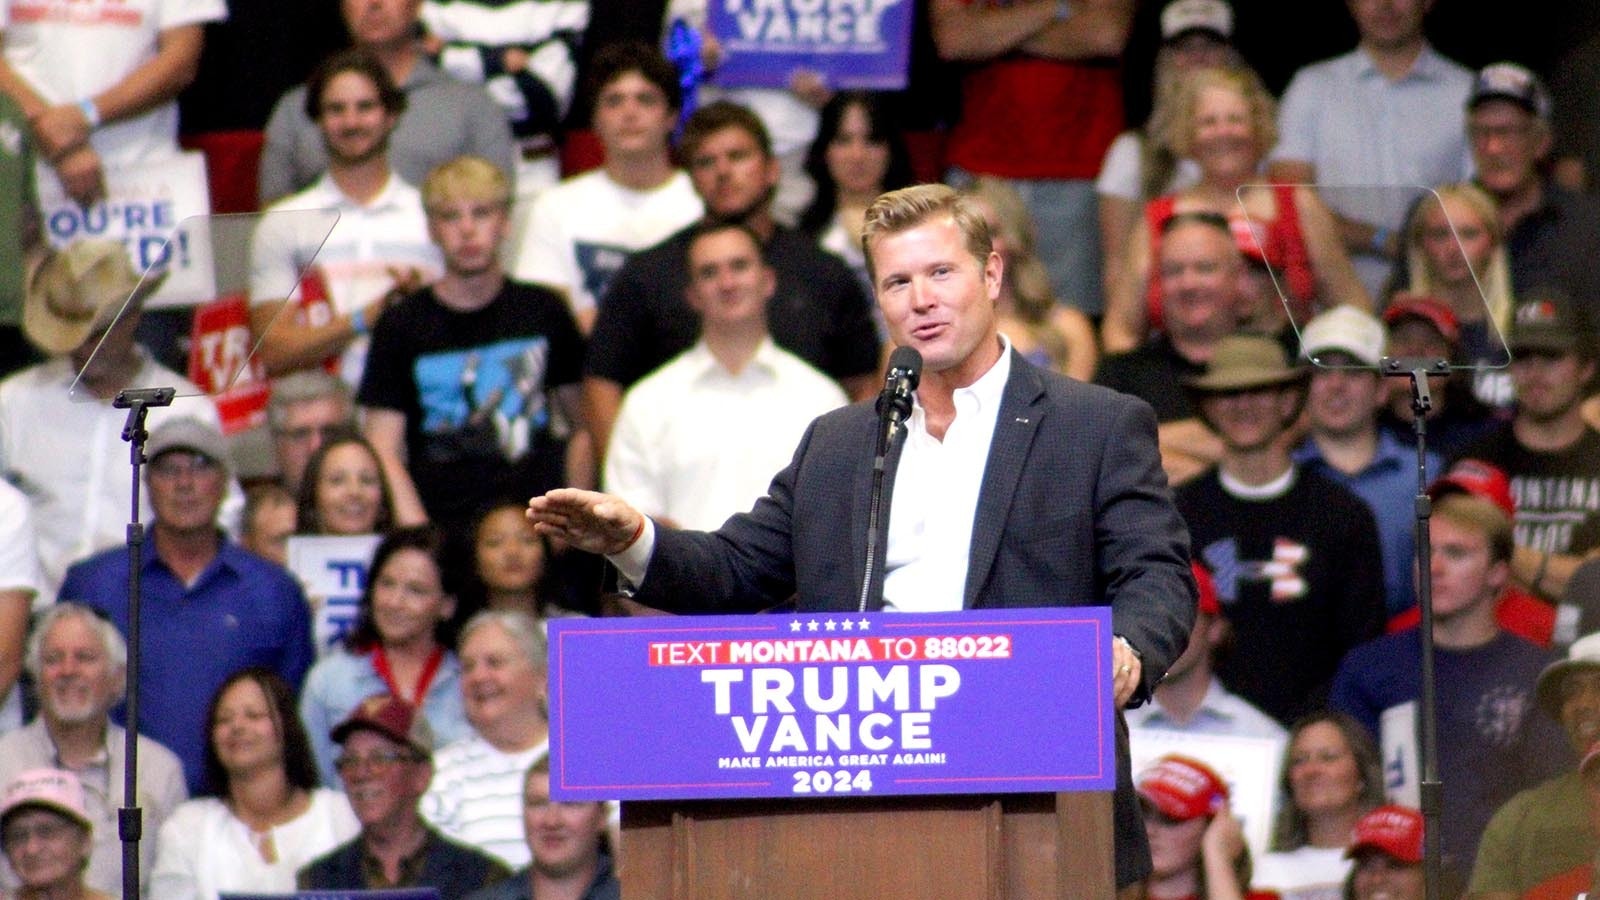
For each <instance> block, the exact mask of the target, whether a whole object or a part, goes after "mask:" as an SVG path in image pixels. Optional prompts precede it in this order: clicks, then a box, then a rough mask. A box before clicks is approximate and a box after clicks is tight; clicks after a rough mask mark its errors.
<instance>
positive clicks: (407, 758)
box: [333, 750, 422, 775]
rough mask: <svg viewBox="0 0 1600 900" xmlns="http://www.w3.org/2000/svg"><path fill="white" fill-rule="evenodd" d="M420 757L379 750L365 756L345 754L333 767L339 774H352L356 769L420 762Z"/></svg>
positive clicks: (380, 767)
mask: <svg viewBox="0 0 1600 900" xmlns="http://www.w3.org/2000/svg"><path fill="white" fill-rule="evenodd" d="M421 761H422V757H420V756H418V755H417V754H415V753H406V752H404V751H401V750H381V751H379V752H377V753H371V754H368V755H366V756H351V755H349V754H345V755H343V756H341V757H339V758H338V759H336V760H334V761H333V767H334V768H335V769H337V770H338V771H339V774H341V775H342V774H344V773H346V772H354V771H357V770H358V769H387V768H389V767H390V766H395V765H399V764H400V763H413V762H421Z"/></svg>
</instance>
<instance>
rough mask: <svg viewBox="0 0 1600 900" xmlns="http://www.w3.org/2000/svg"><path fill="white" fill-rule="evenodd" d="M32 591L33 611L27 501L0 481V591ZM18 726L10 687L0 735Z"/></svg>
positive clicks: (35, 587) (36, 582)
mask: <svg viewBox="0 0 1600 900" xmlns="http://www.w3.org/2000/svg"><path fill="white" fill-rule="evenodd" d="M15 590H23V591H32V592H33V608H34V610H36V611H37V610H38V609H40V608H42V607H43V606H44V601H45V597H46V594H45V592H44V578H43V576H42V575H41V574H40V573H39V541H38V539H37V538H36V537H35V536H34V530H33V514H32V512H31V511H30V510H29V508H28V498H27V497H26V496H25V495H23V493H22V492H21V491H19V490H17V489H16V488H14V487H12V486H11V485H10V484H9V483H8V482H6V481H3V480H0V591H15ZM21 725H22V691H20V690H18V689H17V685H16V684H12V686H11V690H9V691H7V692H6V695H5V699H4V701H0V734H3V733H5V732H7V731H10V730H11V729H13V728H17V727H20V726H21Z"/></svg>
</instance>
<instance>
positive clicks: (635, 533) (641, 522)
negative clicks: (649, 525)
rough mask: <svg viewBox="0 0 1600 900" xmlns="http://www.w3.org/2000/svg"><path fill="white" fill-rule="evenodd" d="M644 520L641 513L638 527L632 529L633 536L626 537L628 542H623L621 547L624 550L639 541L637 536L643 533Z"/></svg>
mask: <svg viewBox="0 0 1600 900" xmlns="http://www.w3.org/2000/svg"><path fill="white" fill-rule="evenodd" d="M644 522H645V518H644V516H642V515H641V516H640V517H639V527H638V528H635V529H634V530H633V537H631V538H628V543H626V544H624V545H623V547H622V549H624V550H626V549H628V548H629V547H632V546H633V545H634V544H637V543H638V542H639V538H640V537H642V536H643V535H644Z"/></svg>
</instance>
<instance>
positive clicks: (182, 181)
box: [37, 152, 217, 309]
mask: <svg viewBox="0 0 1600 900" xmlns="http://www.w3.org/2000/svg"><path fill="white" fill-rule="evenodd" d="M37 174H38V178H37V183H38V185H39V209H40V214H41V218H42V221H43V223H44V231H45V238H46V240H48V241H49V243H50V245H51V246H52V247H65V246H67V245H68V244H71V243H74V242H76V241H81V240H84V239H85V238H107V239H110V240H115V241H121V242H122V243H123V244H124V245H126V246H127V248H128V258H129V260H131V261H132V262H133V265H134V268H136V269H137V270H138V271H140V272H145V271H148V270H149V269H150V268H151V267H153V266H169V267H170V269H169V275H168V276H167V280H166V282H165V283H163V284H162V285H161V289H160V290H159V291H157V292H156V293H155V294H154V295H153V296H151V297H150V298H149V299H148V300H146V301H145V308H146V309H158V308H161V307H167V306H186V305H190V304H194V303H202V302H205V301H208V300H211V299H213V298H214V297H216V296H217V289H216V276H215V274H214V265H213V262H212V258H213V257H212V250H211V246H210V243H211V242H210V239H209V233H208V232H207V231H206V229H204V228H195V227H188V228H184V229H182V230H179V229H178V223H179V222H182V221H183V220H184V219H187V218H189V217H191V216H206V215H209V214H210V212H211V190H210V186H209V185H208V184H207V182H206V161H205V156H204V155H203V154H200V153H193V152H190V153H181V154H178V155H176V156H173V157H171V158H169V159H163V160H158V161H155V162H150V163H145V164H143V165H139V166H129V167H124V168H108V169H106V172H105V181H106V198H105V199H104V200H101V201H100V202H99V203H96V204H94V205H93V206H90V207H88V208H87V209H85V208H83V207H81V206H79V205H78V204H77V202H76V201H74V200H73V199H72V198H70V197H68V196H67V195H66V192H65V191H63V190H62V189H61V182H60V180H59V179H57V178H56V175H55V172H54V171H52V170H51V169H50V168H49V166H47V165H44V164H42V163H41V164H40V166H39V168H38V170H37ZM200 221H204V220H203V219H202V220H200Z"/></svg>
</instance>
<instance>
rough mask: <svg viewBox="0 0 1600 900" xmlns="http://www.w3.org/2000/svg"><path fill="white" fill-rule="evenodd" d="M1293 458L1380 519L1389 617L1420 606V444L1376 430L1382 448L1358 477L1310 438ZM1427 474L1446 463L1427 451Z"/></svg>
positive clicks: (1433, 474) (1433, 475)
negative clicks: (1415, 571)
mask: <svg viewBox="0 0 1600 900" xmlns="http://www.w3.org/2000/svg"><path fill="white" fill-rule="evenodd" d="M1292 455H1293V457H1294V461H1295V462H1297V463H1300V464H1301V465H1303V466H1306V467H1307V468H1309V469H1311V470H1312V471H1314V472H1317V473H1319V474H1321V475H1325V476H1327V477H1328V479H1329V480H1331V481H1334V482H1336V483H1338V484H1341V485H1343V486H1345V487H1347V488H1349V489H1350V492H1351V493H1353V494H1355V495H1356V496H1357V497H1360V498H1361V502H1362V503H1365V504H1366V505H1367V508H1368V509H1371V510H1372V518H1373V519H1374V520H1376V521H1377V523H1378V543H1379V545H1380V546H1381V547H1382V551H1383V590H1384V594H1383V595H1384V597H1385V598H1386V601H1385V602H1386V603H1387V604H1388V614H1389V618H1394V616H1395V615H1397V614H1399V613H1402V612H1405V611H1406V610H1408V609H1410V608H1411V607H1412V606H1415V605H1416V602H1417V592H1416V584H1415V582H1414V581H1413V580H1412V568H1413V566H1412V563H1413V561H1414V559H1415V556H1416V549H1417V533H1416V527H1417V518H1416V506H1415V500H1416V496H1417V448H1416V447H1415V446H1414V445H1407V444H1403V443H1401V442H1400V440H1399V439H1398V438H1396V437H1395V436H1394V435H1393V434H1390V433H1389V432H1388V431H1385V430H1383V429H1381V428H1380V429H1378V447H1377V450H1376V451H1375V452H1374V453H1373V455H1372V461H1371V462H1369V463H1367V467H1366V468H1365V469H1362V470H1361V471H1360V472H1357V473H1356V474H1354V475H1347V474H1345V473H1344V472H1341V471H1340V470H1338V469H1336V468H1334V467H1333V466H1331V465H1329V464H1328V462H1327V460H1325V459H1323V457H1322V449H1321V448H1320V447H1318V446H1317V442H1316V441H1314V440H1312V439H1311V438H1309V437H1308V438H1306V439H1305V441H1304V442H1303V443H1302V444H1301V445H1300V446H1299V447H1297V448H1295V451H1294V453H1293V454H1292ZM1427 467H1428V478H1427V480H1428V481H1429V482H1430V483H1431V482H1432V481H1433V479H1435V478H1438V477H1439V472H1440V470H1441V469H1442V468H1443V463H1442V461H1441V460H1440V458H1439V455H1438V454H1437V453H1434V452H1432V451H1429V453H1428V464H1427Z"/></svg>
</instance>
